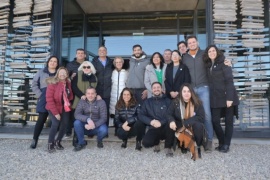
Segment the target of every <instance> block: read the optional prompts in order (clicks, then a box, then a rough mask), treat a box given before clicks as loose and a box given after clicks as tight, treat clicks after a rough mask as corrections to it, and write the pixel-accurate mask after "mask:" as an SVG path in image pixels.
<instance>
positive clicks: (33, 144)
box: [30, 139, 38, 149]
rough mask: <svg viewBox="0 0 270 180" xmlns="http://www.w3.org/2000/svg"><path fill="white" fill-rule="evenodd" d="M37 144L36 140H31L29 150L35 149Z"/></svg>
mask: <svg viewBox="0 0 270 180" xmlns="http://www.w3.org/2000/svg"><path fill="white" fill-rule="evenodd" d="M37 143H38V140H37V139H33V140H32V143H31V145H30V148H32V149H36V147H37Z"/></svg>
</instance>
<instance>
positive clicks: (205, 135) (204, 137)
mask: <svg viewBox="0 0 270 180" xmlns="http://www.w3.org/2000/svg"><path fill="white" fill-rule="evenodd" d="M202 126H203V139H202V146H203V148H204V149H206V146H207V143H208V133H207V131H206V129H205V126H204V125H202Z"/></svg>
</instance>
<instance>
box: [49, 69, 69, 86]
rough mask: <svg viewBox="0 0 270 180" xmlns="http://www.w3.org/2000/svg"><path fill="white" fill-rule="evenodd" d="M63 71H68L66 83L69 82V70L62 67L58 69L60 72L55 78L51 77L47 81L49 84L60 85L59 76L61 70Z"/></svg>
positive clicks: (57, 72)
mask: <svg viewBox="0 0 270 180" xmlns="http://www.w3.org/2000/svg"><path fill="white" fill-rule="evenodd" d="M62 69H64V70H65V71H66V74H67V77H66V81H69V77H68V70H67V68H65V67H63V66H62V67H59V68H58V70H57V71H56V74H55V76H53V77H49V78H47V79H46V82H47V84H56V83H58V82H59V78H58V75H59V72H60V70H62Z"/></svg>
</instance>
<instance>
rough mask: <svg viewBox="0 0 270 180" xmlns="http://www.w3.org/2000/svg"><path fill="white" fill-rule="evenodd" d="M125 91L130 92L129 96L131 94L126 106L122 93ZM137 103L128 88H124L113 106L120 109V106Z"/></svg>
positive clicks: (129, 105)
mask: <svg viewBox="0 0 270 180" xmlns="http://www.w3.org/2000/svg"><path fill="white" fill-rule="evenodd" d="M125 91H128V92H129V93H130V96H131V99H130V100H129V102H128V106H126V103H125V101H124V99H123V94H124V92H125ZM136 104H137V103H136V99H135V97H134V95H133V93H132V91H131V90H130V89H129V88H127V87H126V88H124V89H123V90H122V92H121V94H120V98H119V100H118V101H117V103H116V105H115V108H116V109H117V110H120V109H121V108H125V107H131V106H135V105H136Z"/></svg>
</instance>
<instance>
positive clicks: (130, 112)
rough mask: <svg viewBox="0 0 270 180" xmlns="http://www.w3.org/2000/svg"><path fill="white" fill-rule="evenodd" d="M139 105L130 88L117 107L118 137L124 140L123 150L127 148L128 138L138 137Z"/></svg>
mask: <svg viewBox="0 0 270 180" xmlns="http://www.w3.org/2000/svg"><path fill="white" fill-rule="evenodd" d="M136 121H137V103H136V100H135V97H134V95H133V93H132V92H131V90H130V89H129V88H124V89H123V90H122V92H121V94H120V98H119V100H118V101H117V103H116V107H115V125H116V127H117V132H116V135H117V136H118V137H119V138H120V139H122V140H123V144H122V145H121V147H122V148H126V147H127V140H128V138H131V137H134V136H136V128H135V123H136Z"/></svg>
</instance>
